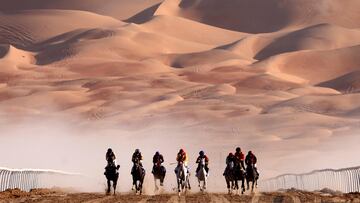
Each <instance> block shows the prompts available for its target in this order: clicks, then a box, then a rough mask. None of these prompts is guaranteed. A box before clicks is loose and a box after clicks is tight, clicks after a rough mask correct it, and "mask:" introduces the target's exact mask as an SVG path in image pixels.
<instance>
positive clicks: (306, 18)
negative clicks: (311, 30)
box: [155, 0, 360, 33]
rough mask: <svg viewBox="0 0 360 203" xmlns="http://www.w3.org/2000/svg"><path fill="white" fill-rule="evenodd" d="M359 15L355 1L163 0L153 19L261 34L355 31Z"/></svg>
mask: <svg viewBox="0 0 360 203" xmlns="http://www.w3.org/2000/svg"><path fill="white" fill-rule="evenodd" d="M214 11H216V12H214ZM343 11H347V12H346V13H343ZM359 13H360V10H359V2H358V1H357V0H350V1H347V2H346V3H344V1H342V0H320V1H319V0H310V1H306V2H301V3H299V2H298V1H296V0H291V1H286V2H285V1H279V0H268V1H266V2H264V1H262V0H251V1H250V0H240V1H239V0H226V1H217V0H176V1H172V0H167V1H166V0H165V1H164V2H163V3H162V5H161V6H160V7H159V9H158V10H157V11H156V12H155V15H176V16H182V17H185V18H189V19H192V20H196V21H199V22H202V23H205V24H209V25H214V26H217V27H222V28H226V29H230V30H237V31H241V32H249V33H263V32H274V31H278V30H281V29H285V28H287V27H289V26H297V27H299V26H300V27H302V26H307V25H313V24H319V23H329V24H336V25H339V26H344V27H347V28H358V27H359V26H360V23H359V22H360V14H359ZM250 19H251V20H250Z"/></svg>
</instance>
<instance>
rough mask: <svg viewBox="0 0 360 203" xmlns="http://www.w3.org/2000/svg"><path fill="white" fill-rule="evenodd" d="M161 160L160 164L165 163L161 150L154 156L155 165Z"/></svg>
mask: <svg viewBox="0 0 360 203" xmlns="http://www.w3.org/2000/svg"><path fill="white" fill-rule="evenodd" d="M159 162H160V164H162V163H164V157H163V155H162V154H160V152H158V151H157V152H156V153H155V155H154V156H153V164H154V165H155V164H157V163H159Z"/></svg>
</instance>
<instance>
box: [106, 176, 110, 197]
mask: <svg viewBox="0 0 360 203" xmlns="http://www.w3.org/2000/svg"><path fill="white" fill-rule="evenodd" d="M107 186H108V189H107V191H106V194H109V193H110V187H111V183H110V180H109V179H108V180H107Z"/></svg>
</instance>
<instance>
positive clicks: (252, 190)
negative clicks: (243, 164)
mask: <svg viewBox="0 0 360 203" xmlns="http://www.w3.org/2000/svg"><path fill="white" fill-rule="evenodd" d="M254 185H255V180H254V181H252V183H251V193H253V192H254Z"/></svg>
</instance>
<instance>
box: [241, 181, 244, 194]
mask: <svg viewBox="0 0 360 203" xmlns="http://www.w3.org/2000/svg"><path fill="white" fill-rule="evenodd" d="M244 192H245V178H244V177H243V178H242V179H241V194H244Z"/></svg>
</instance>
